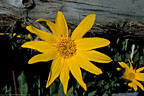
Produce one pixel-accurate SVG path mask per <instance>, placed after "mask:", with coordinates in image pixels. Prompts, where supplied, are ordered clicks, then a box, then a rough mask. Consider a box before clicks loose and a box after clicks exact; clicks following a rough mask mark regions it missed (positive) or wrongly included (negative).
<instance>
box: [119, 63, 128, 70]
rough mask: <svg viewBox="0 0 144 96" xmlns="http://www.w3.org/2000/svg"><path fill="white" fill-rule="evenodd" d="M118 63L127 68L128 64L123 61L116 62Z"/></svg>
mask: <svg viewBox="0 0 144 96" xmlns="http://www.w3.org/2000/svg"><path fill="white" fill-rule="evenodd" d="M118 63H119V64H120V66H121V67H123V68H125V69H129V66H128V65H127V64H126V63H124V62H118Z"/></svg>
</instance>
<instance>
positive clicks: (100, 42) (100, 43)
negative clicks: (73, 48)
mask: <svg viewBox="0 0 144 96" xmlns="http://www.w3.org/2000/svg"><path fill="white" fill-rule="evenodd" d="M75 42H76V43H77V48H78V49H82V50H90V49H96V48H100V47H105V46H107V45H109V44H110V41H109V40H107V39H104V38H98V37H96V38H83V39H79V40H76V41H75Z"/></svg>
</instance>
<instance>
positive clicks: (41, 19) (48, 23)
mask: <svg viewBox="0 0 144 96" xmlns="http://www.w3.org/2000/svg"><path fill="white" fill-rule="evenodd" d="M38 21H45V22H46V24H47V25H48V26H49V28H50V29H51V31H52V32H53V34H55V33H56V30H55V29H56V26H55V24H54V23H53V22H51V21H49V20H47V19H43V18H39V19H37V20H36V22H38Z"/></svg>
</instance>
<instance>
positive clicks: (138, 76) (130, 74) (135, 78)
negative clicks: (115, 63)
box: [119, 61, 144, 91]
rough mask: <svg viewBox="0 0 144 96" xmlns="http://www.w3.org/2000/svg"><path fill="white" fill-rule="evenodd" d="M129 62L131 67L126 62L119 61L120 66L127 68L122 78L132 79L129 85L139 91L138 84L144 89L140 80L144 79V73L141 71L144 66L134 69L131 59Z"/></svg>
mask: <svg viewBox="0 0 144 96" xmlns="http://www.w3.org/2000/svg"><path fill="white" fill-rule="evenodd" d="M129 63H130V67H129V66H128V65H127V64H126V63H124V62H119V64H120V66H121V67H123V68H124V69H125V72H124V74H123V76H122V78H123V79H126V80H128V81H130V83H128V86H129V87H132V88H134V90H135V91H137V86H139V87H140V88H141V89H142V90H143V91H144V87H143V85H142V84H141V83H140V82H139V81H144V73H140V72H141V71H143V70H144V67H141V68H138V69H133V66H132V64H131V62H130V61H129Z"/></svg>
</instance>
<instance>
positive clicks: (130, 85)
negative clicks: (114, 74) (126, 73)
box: [128, 82, 137, 91]
mask: <svg viewBox="0 0 144 96" xmlns="http://www.w3.org/2000/svg"><path fill="white" fill-rule="evenodd" d="M128 86H129V87H132V88H134V90H135V91H137V86H136V84H135V83H134V82H131V83H129V84H128Z"/></svg>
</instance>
